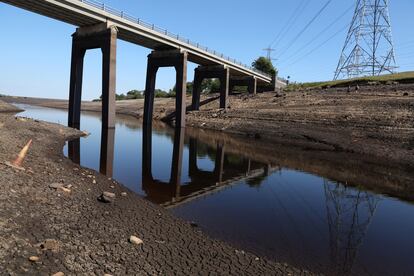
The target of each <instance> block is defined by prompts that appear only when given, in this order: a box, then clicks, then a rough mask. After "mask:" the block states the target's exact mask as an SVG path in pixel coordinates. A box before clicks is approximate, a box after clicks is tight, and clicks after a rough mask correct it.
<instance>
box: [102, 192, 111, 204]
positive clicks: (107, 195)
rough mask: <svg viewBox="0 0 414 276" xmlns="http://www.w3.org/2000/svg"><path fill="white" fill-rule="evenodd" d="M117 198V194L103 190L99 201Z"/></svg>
mask: <svg viewBox="0 0 414 276" xmlns="http://www.w3.org/2000/svg"><path fill="white" fill-rule="evenodd" d="M114 199H115V194H114V193H110V192H103V193H102V194H101V195H100V196H99V197H98V201H100V202H102V203H111V202H113V201H114Z"/></svg>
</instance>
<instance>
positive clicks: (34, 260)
mask: <svg viewBox="0 0 414 276" xmlns="http://www.w3.org/2000/svg"><path fill="white" fill-rule="evenodd" d="M39 260H40V258H39V257H37V256H30V257H29V261H31V262H38V261H39Z"/></svg>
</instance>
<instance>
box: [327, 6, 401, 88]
mask: <svg viewBox="0 0 414 276" xmlns="http://www.w3.org/2000/svg"><path fill="white" fill-rule="evenodd" d="M388 3H389V1H388V0H357V2H356V8H355V13H354V17H353V18H352V23H351V26H350V27H349V31H348V35H347V37H346V40H345V45H344V47H343V49H342V53H341V56H340V59H339V63H338V66H337V68H336V72H335V76H334V79H335V80H337V79H338V78H355V77H362V76H377V75H381V74H383V73H393V72H394V70H395V69H396V68H397V66H396V62H395V53H394V46H393V41H392V34H391V21H390V16H389V12H388Z"/></svg>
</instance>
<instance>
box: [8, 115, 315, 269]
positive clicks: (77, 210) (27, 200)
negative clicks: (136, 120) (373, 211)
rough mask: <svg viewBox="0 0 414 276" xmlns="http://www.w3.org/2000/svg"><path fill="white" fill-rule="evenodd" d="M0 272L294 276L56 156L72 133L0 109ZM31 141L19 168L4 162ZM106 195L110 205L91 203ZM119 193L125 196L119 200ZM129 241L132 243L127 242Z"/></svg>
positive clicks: (94, 173)
mask: <svg viewBox="0 0 414 276" xmlns="http://www.w3.org/2000/svg"><path fill="white" fill-rule="evenodd" d="M0 123H1V124H0V128H1V129H0V172H1V173H0V182H1V183H2V185H0V191H1V192H0V274H2V275H53V274H54V273H57V272H63V273H64V274H65V275H81V274H82V275H83V274H87V275H104V274H105V273H108V274H112V275H172V274H177V275H195V274H197V275H204V274H205V275H207V274H216V275H229V274H232V275H289V274H291V275H302V274H309V273H307V272H304V271H301V270H298V269H294V268H291V267H289V266H288V265H286V264H278V263H275V262H271V261H267V260H265V259H262V258H258V257H256V256H254V255H252V254H250V253H248V252H244V251H242V250H237V249H235V248H233V247H230V246H228V245H227V244H225V243H223V242H220V241H217V240H212V239H210V238H208V237H207V236H206V235H205V234H203V233H202V232H201V230H199V229H197V228H194V227H192V226H191V224H190V223H187V222H184V221H182V220H179V219H176V218H174V217H173V216H172V215H170V214H169V213H168V212H167V211H166V210H164V209H162V208H161V207H158V206H155V205H153V204H151V203H149V202H147V201H145V200H144V199H142V198H141V197H139V196H137V195H135V194H133V193H132V192H131V191H129V190H127V189H126V188H124V187H123V186H121V185H119V184H118V183H116V182H114V181H112V180H110V179H108V178H106V177H104V176H102V175H99V174H97V173H96V172H94V171H91V170H87V169H83V168H81V167H79V166H78V165H75V164H73V163H72V162H71V161H70V160H69V159H67V158H64V157H63V154H62V147H63V145H64V143H65V141H66V140H68V139H71V138H74V137H78V136H79V135H80V133H79V132H78V131H75V130H72V129H69V128H65V127H62V126H59V125H55V124H49V123H44V122H38V121H33V120H28V119H15V118H14V116H12V115H10V114H1V113H0ZM29 139H33V144H32V147H31V148H30V150H29V153H28V155H27V157H26V159H25V161H24V163H23V166H24V167H25V170H24V171H21V170H16V169H13V168H11V167H9V166H7V165H5V163H4V162H5V161H10V160H13V159H14V158H15V157H16V154H17V153H18V152H19V151H20V150H21V148H22V147H23V146H24V145H25V144H26V143H27V141H28V140H29ZM104 191H106V192H110V193H111V194H110V196H112V193H113V194H115V198H114V199H113V198H111V199H110V200H112V202H111V203H102V202H99V201H98V200H97V198H98V196H99V195H101V194H102V192H104ZM123 193H126V194H123ZM131 235H134V236H137V237H138V238H139V239H141V240H142V241H143V243H142V244H134V243H131V242H130V241H129V238H130V236H131Z"/></svg>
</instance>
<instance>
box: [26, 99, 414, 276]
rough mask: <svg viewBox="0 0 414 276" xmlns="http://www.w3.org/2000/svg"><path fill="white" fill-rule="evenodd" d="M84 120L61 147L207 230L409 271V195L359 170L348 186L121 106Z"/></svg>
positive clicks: (353, 263)
mask: <svg viewBox="0 0 414 276" xmlns="http://www.w3.org/2000/svg"><path fill="white" fill-rule="evenodd" d="M19 106H20V107H21V108H23V109H25V110H26V111H25V112H23V113H20V114H19V116H26V117H31V118H35V119H39V120H44V121H49V122H55V123H60V124H64V125H65V124H66V120H67V112H66V111H63V110H55V109H48V108H42V107H34V106H27V105H19ZM81 129H82V130H85V131H87V132H89V133H90V134H91V135H90V136H88V137H87V138H81V139H79V140H75V141H72V142H71V143H68V145H66V146H65V148H64V154H65V156H69V157H70V158H71V159H72V160H74V161H75V162H79V163H80V164H81V165H82V166H84V167H88V168H91V169H94V170H97V171H100V172H102V173H105V174H107V175H108V176H110V177H113V178H114V179H116V180H117V181H118V182H120V183H122V184H123V185H125V186H126V187H128V188H129V189H130V190H132V191H134V192H136V193H138V194H140V195H142V196H143V197H144V198H146V199H148V200H150V201H152V202H153V203H155V204H159V205H161V206H163V207H165V208H167V209H168V210H169V211H170V212H172V213H173V214H174V215H176V216H177V217H180V218H182V219H184V220H187V221H192V222H195V223H197V225H199V227H200V228H201V229H202V230H203V231H204V232H206V233H207V234H208V235H210V236H212V237H213V238H217V239H221V240H225V241H227V242H229V243H231V244H232V245H234V246H235V247H236V248H242V249H244V250H248V251H251V252H253V253H255V254H256V255H258V256H259V257H265V258H269V259H272V260H276V261H278V262H286V263H289V264H292V265H294V266H299V267H302V268H307V269H309V270H311V271H314V272H322V273H325V274H331V275H412V274H413V271H414V261H413V260H414V257H413V256H414V205H413V203H411V202H407V201H404V200H400V199H397V198H392V197H389V196H386V195H381V194H377V193H375V192H372V191H370V190H368V189H365V188H364V179H361V185H360V186H359V187H358V188H355V187H350V186H348V185H347V183H346V182H337V181H333V180H330V179H327V178H324V177H322V176H318V175H315V174H312V173H309V172H306V171H299V170H295V169H292V168H289V167H288V166H285V165H284V164H283V162H281V163H279V164H267V163H263V162H259V161H257V160H256V159H255V156H254V154H249V152H247V151H246V152H244V153H243V154H235V153H234V152H235V151H232V150H231V149H232V145H229V144H227V143H226V140H225V139H221V138H220V139H218V138H217V139H216V137H215V133H210V132H207V131H203V130H195V129H192V130H191V131H188V130H181V131H175V130H174V129H172V128H169V127H168V126H165V125H162V124H156V125H155V126H154V128H153V130H152V132H149V133H148V131H143V129H142V127H141V122H140V121H138V120H137V119H134V118H132V117H122V116H118V117H117V124H116V130H115V131H114V132H106V133H103V135H101V121H100V117H99V116H98V114H97V113H96V114H95V113H82V118H81ZM232 139H236V140H237V138H234V137H233V138H232ZM253 142H254V140H252V143H253ZM270 146H271V145H269V147H270ZM233 147H234V146H233ZM239 152H243V150H242V149H241V150H240V149H239ZM412 184H413V185H414V183H412Z"/></svg>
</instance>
